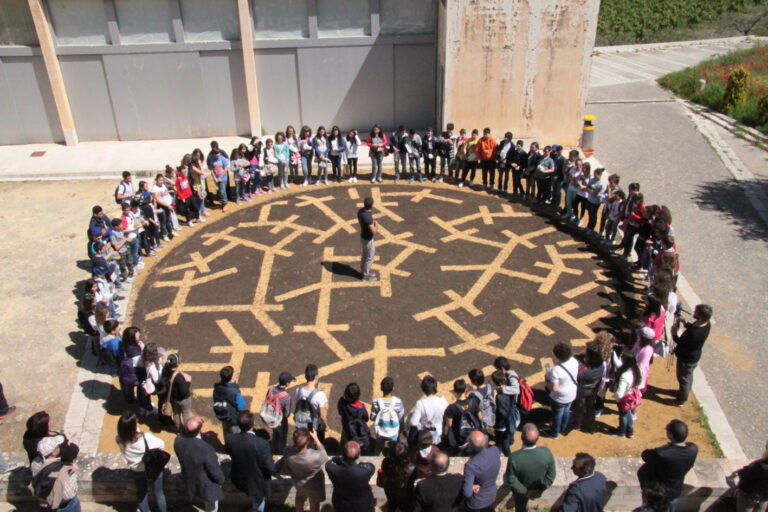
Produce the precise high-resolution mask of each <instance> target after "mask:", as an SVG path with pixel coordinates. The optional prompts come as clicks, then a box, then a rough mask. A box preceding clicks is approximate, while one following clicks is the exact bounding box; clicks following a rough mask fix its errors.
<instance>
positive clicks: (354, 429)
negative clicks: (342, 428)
mask: <svg viewBox="0 0 768 512" xmlns="http://www.w3.org/2000/svg"><path fill="white" fill-rule="evenodd" d="M347 435H348V436H349V440H350V441H357V443H358V444H359V445H360V446H361V447H366V446H368V445H369V444H370V442H371V429H370V428H368V424H367V423H366V422H364V421H363V420H362V419H361V418H352V419H350V420H349V423H347Z"/></svg>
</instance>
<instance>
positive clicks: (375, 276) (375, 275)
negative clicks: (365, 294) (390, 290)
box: [363, 274, 379, 282]
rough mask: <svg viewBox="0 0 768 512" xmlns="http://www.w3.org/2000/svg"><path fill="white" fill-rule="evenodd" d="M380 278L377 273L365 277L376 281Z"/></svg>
mask: <svg viewBox="0 0 768 512" xmlns="http://www.w3.org/2000/svg"><path fill="white" fill-rule="evenodd" d="M378 280H379V276H378V275H377V274H370V275H368V276H365V277H363V281H368V282H375V281H378Z"/></svg>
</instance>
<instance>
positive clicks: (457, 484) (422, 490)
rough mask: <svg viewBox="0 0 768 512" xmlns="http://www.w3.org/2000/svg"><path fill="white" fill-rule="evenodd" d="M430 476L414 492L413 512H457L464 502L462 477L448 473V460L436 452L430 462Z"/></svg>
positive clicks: (446, 455)
mask: <svg viewBox="0 0 768 512" xmlns="http://www.w3.org/2000/svg"><path fill="white" fill-rule="evenodd" d="M430 466H431V469H432V475H431V476H429V477H427V478H425V479H423V480H421V481H419V483H418V484H417V485H416V490H415V491H414V495H415V502H414V504H413V505H414V506H413V510H414V512H459V507H460V506H461V503H462V502H463V501H464V495H463V494H462V492H461V486H462V483H463V482H464V476H463V475H460V474H458V473H450V474H449V473H448V468H449V466H450V458H449V457H448V454H447V453H445V452H437V453H435V455H434V456H433V457H432V460H431V461H430Z"/></svg>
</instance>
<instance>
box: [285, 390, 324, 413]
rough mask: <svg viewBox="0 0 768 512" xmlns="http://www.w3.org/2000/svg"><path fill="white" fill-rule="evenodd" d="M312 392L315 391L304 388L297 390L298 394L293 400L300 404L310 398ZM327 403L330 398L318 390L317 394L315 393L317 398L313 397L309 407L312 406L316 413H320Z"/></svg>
mask: <svg viewBox="0 0 768 512" xmlns="http://www.w3.org/2000/svg"><path fill="white" fill-rule="evenodd" d="M312 391H314V390H309V391H307V390H306V389H304V386H302V387H300V388H299V389H297V390H296V394H295V395H294V396H293V399H294V400H295V401H294V402H293V403H295V404H297V403H299V400H301V399H303V398H306V397H308V396H309V395H310V393H312ZM327 403H328V396H326V394H325V393H323V392H322V391H320V390H319V389H318V390H317V393H315V396H313V397H312V400H310V401H309V405H311V406H312V408H313V409H314V410H315V411H320V409H321V408H322V407H323V406H324V405H325V404H327Z"/></svg>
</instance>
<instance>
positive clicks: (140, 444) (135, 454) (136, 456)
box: [115, 432, 165, 473]
mask: <svg viewBox="0 0 768 512" xmlns="http://www.w3.org/2000/svg"><path fill="white" fill-rule="evenodd" d="M144 439H146V440H147V446H149V449H150V450H154V449H155V448H160V449H161V450H162V449H164V448H165V442H164V441H163V440H162V439H160V438H159V437H155V436H153V435H152V434H150V433H149V432H146V433H145V434H143V436H139V439H137V440H136V441H135V442H133V443H131V444H129V445H123V443H121V442H120V438H118V437H115V442H117V445H118V446H119V447H120V451H121V452H123V455H124V456H125V462H126V463H127V464H128V469H130V470H131V471H136V472H139V473H140V472H142V471H144V463H143V462H142V461H141V458H142V457H143V456H144V452H145V451H146V449H147V447H146V446H144Z"/></svg>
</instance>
